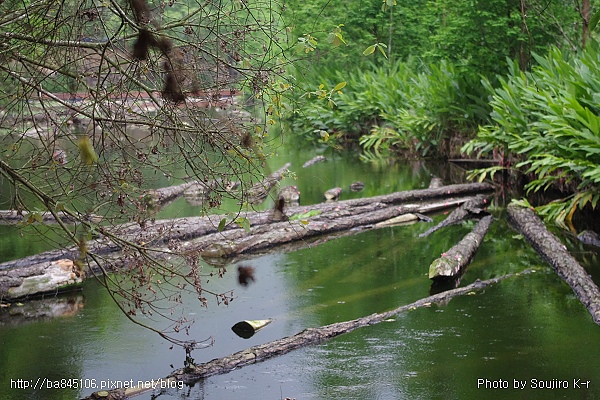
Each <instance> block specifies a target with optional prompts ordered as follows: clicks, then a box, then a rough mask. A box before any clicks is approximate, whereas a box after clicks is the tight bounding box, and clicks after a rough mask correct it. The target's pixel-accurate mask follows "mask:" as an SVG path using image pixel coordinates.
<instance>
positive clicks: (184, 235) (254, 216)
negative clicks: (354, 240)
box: [0, 183, 493, 271]
mask: <svg viewBox="0 0 600 400" xmlns="http://www.w3.org/2000/svg"><path fill="white" fill-rule="evenodd" d="M491 190H493V186H492V185H490V184H487V183H466V184H457V185H449V186H443V187H441V188H435V189H418V190H407V191H403V192H396V193H391V194H387V195H380V196H373V197H367V198H360V199H351V200H343V201H338V202H335V203H320V204H313V205H310V206H296V207H286V208H285V211H286V214H287V215H288V216H292V217H293V216H294V215H295V214H302V213H306V212H307V211H315V212H320V213H328V212H330V211H332V210H335V209H336V208H347V209H355V208H356V207H358V206H362V205H368V204H372V203H382V204H385V205H394V204H403V203H408V202H418V201H420V202H423V201H426V200H435V199H438V198H446V199H448V200H441V201H440V203H445V204H446V208H449V207H453V206H455V205H457V204H460V203H462V202H464V199H463V200H460V199H458V200H459V201H458V203H457V202H456V201H455V200H449V199H450V198H451V197H460V196H467V195H469V194H473V193H480V192H486V191H491ZM434 209H436V210H437V209H439V207H436V208H434ZM424 212H425V211H424ZM239 217H240V218H246V219H247V220H248V222H249V224H250V226H252V227H256V226H260V225H263V224H269V223H272V220H271V210H268V211H255V212H240V214H239ZM223 218H225V217H224V216H223V215H210V216H204V217H184V218H176V219H169V220H156V221H153V222H148V223H147V224H145V225H144V226H143V227H142V226H140V225H139V224H137V223H126V224H121V225H116V226H113V227H104V226H102V227H99V232H100V233H101V234H102V233H103V232H104V231H106V232H107V233H114V234H117V235H119V236H121V237H123V238H125V239H126V240H129V241H134V242H141V241H143V242H145V243H147V244H148V246H161V245H163V244H165V243H167V242H169V241H171V240H181V241H187V240H191V239H194V238H196V237H199V236H204V235H208V234H211V233H216V232H218V227H219V224H220V222H221V220H222V219H223ZM238 228H239V227H238V226H237V225H236V224H235V223H228V224H226V226H225V227H224V231H227V230H233V229H238ZM87 246H88V251H89V252H92V253H94V254H99V255H108V254H110V253H115V252H118V251H120V250H121V247H120V246H119V245H117V244H115V243H113V242H111V241H109V240H108V239H107V238H106V237H103V236H101V237H99V238H97V239H94V240H90V241H88V242H87ZM77 257H79V249H78V248H77V246H71V247H68V248H65V249H57V250H50V251H47V252H43V253H40V254H37V255H33V256H28V257H24V258H21V259H18V260H12V261H7V262H4V263H0V271H1V270H5V269H10V268H20V267H24V266H29V265H33V264H39V263H41V262H47V261H55V260H59V259H61V258H68V259H72V260H75V259H77Z"/></svg>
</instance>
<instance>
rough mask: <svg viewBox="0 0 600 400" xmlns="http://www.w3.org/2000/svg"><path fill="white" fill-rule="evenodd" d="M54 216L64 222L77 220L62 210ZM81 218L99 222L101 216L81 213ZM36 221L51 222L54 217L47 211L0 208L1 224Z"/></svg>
mask: <svg viewBox="0 0 600 400" xmlns="http://www.w3.org/2000/svg"><path fill="white" fill-rule="evenodd" d="M56 216H57V217H58V218H59V219H60V221H61V222H63V223H65V224H73V223H75V222H77V221H78V220H77V219H76V218H73V217H72V216H71V215H69V214H66V213H64V212H63V211H59V212H57V213H56ZM81 219H83V220H86V221H91V222H94V223H100V222H101V221H102V219H103V218H102V216H100V215H94V214H85V215H81ZM37 222H39V223H43V224H53V223H56V218H55V217H54V215H53V214H52V213H51V212H49V211H46V212H28V211H16V210H0V224H1V225H15V224H18V223H27V224H33V223H37Z"/></svg>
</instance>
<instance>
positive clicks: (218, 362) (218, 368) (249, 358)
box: [82, 270, 531, 400]
mask: <svg viewBox="0 0 600 400" xmlns="http://www.w3.org/2000/svg"><path fill="white" fill-rule="evenodd" d="M530 272H531V271H530V270H526V271H523V272H520V273H517V274H508V275H503V276H500V277H497V278H492V279H487V280H484V281H480V280H477V281H475V282H474V283H472V284H470V285H467V286H465V287H461V288H457V289H451V290H448V291H446V292H443V293H438V294H435V295H432V296H428V297H425V298H423V299H420V300H417V301H415V302H413V303H411V304H407V305H404V306H401V307H398V308H396V309H394V310H391V311H387V312H383V313H380V314H371V315H369V316H366V317H362V318H358V319H354V320H351V321H345V322H337V323H334V324H330V325H325V326H322V327H319V328H309V329H305V330H303V331H302V332H299V333H297V334H295V335H293V336H288V337H285V338H283V339H279V340H275V341H272V342H269V343H265V344H261V345H258V346H254V347H250V348H249V349H246V350H242V351H239V352H237V353H234V354H231V355H229V356H227V357H223V358H218V359H214V360H211V361H209V362H207V363H204V364H200V365H195V366H190V367H186V368H181V369H178V370H175V371H173V372H172V373H171V374H170V375H169V376H168V377H166V378H162V379H159V380H156V379H155V380H154V381H163V382H183V383H185V384H188V385H193V384H194V383H196V382H198V381H199V380H201V379H204V378H208V377H210V376H214V375H220V374H226V373H228V372H231V371H233V370H236V369H239V368H241V367H244V366H246V365H251V364H256V363H259V362H262V361H266V360H268V359H271V358H274V357H277V356H280V355H283V354H287V353H289V352H291V351H293V350H296V349H299V348H302V347H306V346H311V345H315V344H320V343H323V342H325V341H327V340H330V339H333V338H335V337H337V336H340V335H343V334H345V333H350V332H352V331H354V330H355V329H358V328H362V327H365V326H369V325H374V324H378V323H380V322H383V321H385V320H388V319H389V318H392V317H394V316H395V315H397V314H401V313H404V312H407V311H411V310H415V309H417V308H422V307H430V306H431V305H432V304H438V303H440V304H447V303H448V302H449V301H450V300H451V299H452V298H454V297H457V296H462V295H467V294H475V293H476V292H477V291H481V290H482V289H484V288H486V287H488V286H490V285H492V284H495V283H498V282H500V281H502V280H504V279H508V278H511V277H515V276H520V275H523V274H528V273H530ZM174 386H176V385H174ZM150 390H152V388H151V387H147V386H140V387H134V388H126V389H114V390H111V391H109V392H105V393H103V394H104V395H105V396H104V397H103V398H107V399H125V398H130V397H133V396H137V395H140V394H142V393H145V392H148V391H150ZM108 396H111V397H108ZM97 398H99V397H97V394H96V393H92V394H91V395H90V396H88V397H85V398H84V399H82V400H93V399H97Z"/></svg>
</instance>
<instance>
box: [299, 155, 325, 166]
mask: <svg viewBox="0 0 600 400" xmlns="http://www.w3.org/2000/svg"><path fill="white" fill-rule="evenodd" d="M325 160H326V158H325V157H324V156H316V157H313V158H311V159H310V160H308V161H307V162H305V163H304V164H303V165H302V168H308V167H310V166H311V165H313V164H316V163H319V162H323V161H325Z"/></svg>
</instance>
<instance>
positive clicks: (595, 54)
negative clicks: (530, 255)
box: [464, 43, 600, 224]
mask: <svg viewBox="0 0 600 400" xmlns="http://www.w3.org/2000/svg"><path fill="white" fill-rule="evenodd" d="M534 57H535V59H536V61H537V62H538V65H537V66H536V67H534V68H533V70H532V71H531V72H522V71H519V69H518V67H517V65H516V64H512V66H511V68H510V71H509V76H508V78H506V79H504V78H503V79H500V86H499V87H498V88H496V89H493V88H492V87H491V85H490V84H489V82H488V83H487V84H486V86H487V87H488V90H490V93H492V100H491V105H492V107H493V111H492V114H491V116H492V119H493V121H494V123H495V124H494V125H487V126H484V127H482V128H481V129H480V130H479V133H478V136H477V138H476V139H475V140H474V141H472V142H470V143H469V144H467V145H466V146H465V147H464V150H465V151H467V152H478V153H479V154H481V153H491V152H492V151H493V149H504V153H505V155H508V154H511V155H513V156H514V157H515V158H516V160H517V161H518V163H517V164H516V167H517V168H522V169H524V170H525V173H527V174H529V175H530V176H531V178H532V179H531V181H530V182H529V183H528V184H527V186H526V189H527V190H528V191H529V192H538V191H544V190H546V189H548V188H549V187H557V188H560V187H565V186H571V187H574V188H575V190H576V193H575V194H574V195H571V196H568V197H566V198H564V199H562V200H561V201H556V202H552V203H550V204H547V205H544V206H542V207H541V208H539V210H540V211H541V212H542V213H543V214H544V215H545V216H547V217H548V218H550V219H553V220H555V221H556V222H557V223H559V224H564V223H565V222H566V223H569V222H570V220H571V218H572V215H573V213H574V212H575V210H576V209H581V208H583V207H584V206H586V205H587V204H590V205H591V206H592V207H595V206H596V203H597V201H598V197H599V196H600V191H599V189H598V188H599V185H600V106H599V104H600V76H599V75H598V73H597V71H598V70H600V57H599V48H598V44H597V43H591V44H590V45H588V47H586V49H585V50H584V51H581V52H580V53H576V54H572V53H569V52H566V51H561V50H560V49H558V48H556V47H553V48H551V49H550V50H549V52H548V54H547V55H546V56H545V57H543V56H540V55H534Z"/></svg>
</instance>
